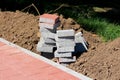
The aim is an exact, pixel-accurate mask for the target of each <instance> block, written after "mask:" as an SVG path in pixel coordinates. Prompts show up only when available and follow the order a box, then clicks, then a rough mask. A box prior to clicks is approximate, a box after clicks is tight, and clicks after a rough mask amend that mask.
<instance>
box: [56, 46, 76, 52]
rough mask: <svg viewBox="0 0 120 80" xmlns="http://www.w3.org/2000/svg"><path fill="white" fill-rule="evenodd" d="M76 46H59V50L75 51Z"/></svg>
mask: <svg viewBox="0 0 120 80" xmlns="http://www.w3.org/2000/svg"><path fill="white" fill-rule="evenodd" d="M74 50H75V49H74V46H71V47H57V51H58V52H74Z"/></svg>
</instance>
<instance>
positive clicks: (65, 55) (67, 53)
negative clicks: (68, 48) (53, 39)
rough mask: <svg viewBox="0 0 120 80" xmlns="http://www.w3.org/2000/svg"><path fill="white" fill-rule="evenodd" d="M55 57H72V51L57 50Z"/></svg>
mask: <svg viewBox="0 0 120 80" xmlns="http://www.w3.org/2000/svg"><path fill="white" fill-rule="evenodd" d="M54 56H55V57H71V56H72V52H57V50H56V51H55V52H54Z"/></svg>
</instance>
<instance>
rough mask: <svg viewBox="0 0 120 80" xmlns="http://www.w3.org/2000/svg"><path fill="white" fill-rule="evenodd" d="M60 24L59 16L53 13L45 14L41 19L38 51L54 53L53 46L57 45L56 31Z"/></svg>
mask: <svg viewBox="0 0 120 80" xmlns="http://www.w3.org/2000/svg"><path fill="white" fill-rule="evenodd" d="M59 25H60V21H59V17H58V16H57V15H52V14H43V15H41V16H40V19H39V27H40V33H41V37H40V41H39V42H38V44H37V51H38V52H49V53H53V48H54V47H56V42H55V33H56V29H57V27H58V26H59Z"/></svg>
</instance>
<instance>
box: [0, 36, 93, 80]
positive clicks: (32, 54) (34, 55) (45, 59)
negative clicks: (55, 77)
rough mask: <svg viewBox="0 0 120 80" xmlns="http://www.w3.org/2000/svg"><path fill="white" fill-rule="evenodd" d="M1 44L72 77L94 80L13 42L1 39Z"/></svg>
mask: <svg viewBox="0 0 120 80" xmlns="http://www.w3.org/2000/svg"><path fill="white" fill-rule="evenodd" d="M0 42H3V43H5V44H7V45H10V46H12V47H15V48H18V49H20V50H21V51H23V52H25V53H26V54H28V55H30V56H32V57H35V58H37V59H39V60H42V61H44V62H46V63H48V64H50V65H52V66H54V67H57V68H59V69H60V70H63V71H65V72H67V73H69V74H71V75H73V76H75V77H77V78H79V79H80V80H93V79H91V78H89V77H87V76H85V75H83V74H80V73H77V72H75V71H73V70H72V69H69V68H67V67H64V66H62V65H60V64H57V63H55V62H53V61H51V60H49V59H47V58H45V57H42V56H40V55H38V54H35V53H34V52H31V51H29V50H27V49H25V48H22V47H20V46H18V45H15V44H13V43H11V42H9V41H7V40H5V39H3V38H0Z"/></svg>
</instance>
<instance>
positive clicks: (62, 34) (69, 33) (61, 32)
mask: <svg viewBox="0 0 120 80" xmlns="http://www.w3.org/2000/svg"><path fill="white" fill-rule="evenodd" d="M74 35H75V31H74V30H73V29H70V30H58V31H57V36H58V37H67V36H74Z"/></svg>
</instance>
